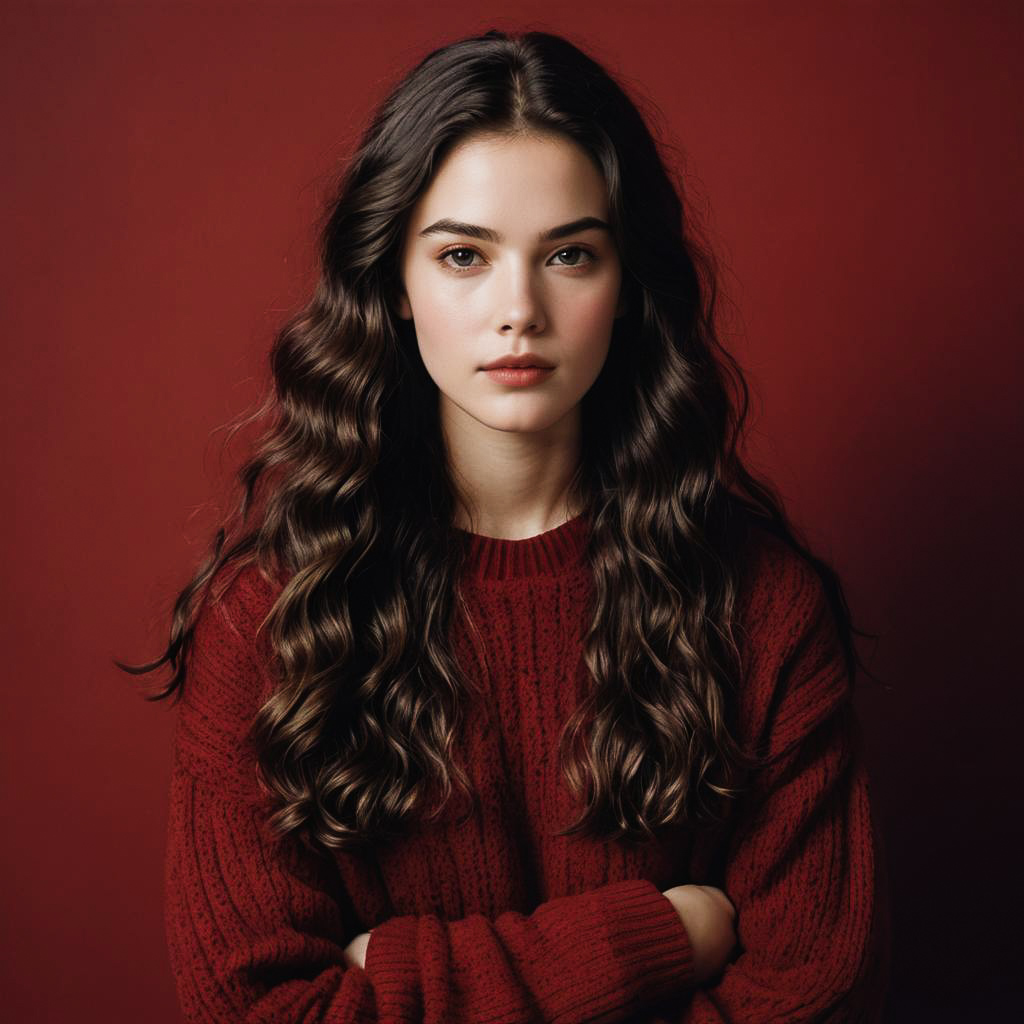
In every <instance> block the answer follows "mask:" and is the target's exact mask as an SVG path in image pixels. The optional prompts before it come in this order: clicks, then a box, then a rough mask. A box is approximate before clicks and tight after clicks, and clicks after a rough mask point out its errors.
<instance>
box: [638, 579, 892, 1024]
mask: <svg viewBox="0 0 1024 1024" xmlns="http://www.w3.org/2000/svg"><path fill="white" fill-rule="evenodd" d="M796 575H797V577H798V578H797V581H796V584H795V586H793V585H786V586H785V587H783V588H780V589H781V593H782V594H784V595H785V596H784V604H785V605H786V606H787V607H786V608H785V610H784V611H783V613H782V614H781V616H780V619H781V621H782V625H781V628H780V629H779V630H774V631H773V632H774V633H775V635H776V636H781V637H782V638H783V641H782V642H781V643H780V644H779V645H778V646H777V650H778V651H779V652H781V653H779V654H778V655H777V657H778V661H777V663H776V668H775V669H774V670H773V673H772V674H773V677H774V679H775V685H774V687H773V691H774V692H773V693H772V694H771V695H770V701H769V706H770V708H771V709H772V710H770V711H769V713H768V714H767V715H766V716H765V718H766V725H765V728H764V730H763V744H764V745H763V746H762V748H761V749H762V751H763V750H765V749H767V758H768V763H767V765H766V766H765V767H764V768H762V769H761V770H760V771H759V772H758V773H757V777H756V779H755V780H753V782H752V784H751V787H750V789H749V790H748V792H747V794H746V796H745V799H744V806H743V808H742V810H741V811H740V816H739V820H738V827H737V828H736V829H735V830H733V831H732V832H731V835H732V839H731V841H730V844H729V847H728V851H727V856H726V862H725V870H724V881H723V882H722V883H715V884H721V887H722V888H723V889H724V890H725V892H726V895H728V896H729V898H730V899H731V900H732V902H733V904H734V906H735V907H736V911H737V916H736V931H737V937H738V944H737V947H736V949H735V950H734V953H733V958H732V962H731V963H728V964H727V965H726V967H725V969H724V970H723V971H722V972H721V973H720V974H719V975H718V976H717V978H716V979H714V980H713V981H712V982H710V983H709V984H708V985H707V986H706V987H702V988H697V989H695V990H693V991H692V992H690V993H688V994H687V993H681V994H679V995H678V996H676V997H672V998H670V999H669V1000H667V1001H665V1002H664V1003H663V1004H662V1007H663V1008H662V1009H661V1010H660V1012H659V1014H658V1015H657V1016H654V1017H651V1016H647V1017H646V1018H643V1019H645V1020H647V1021H649V1022H650V1024H725V1022H730V1024H776V1022H777V1024H781V1022H785V1024H798V1022H803V1021H807V1022H810V1021H813V1022H816V1024H817V1022H828V1024H853V1022H857V1024H864V1022H874V1021H878V1020H880V1019H881V1014H882V1004H883V1000H884V990H885V986H886V984H887V981H888V957H889V931H888V929H889V911H888V902H887V891H886V884H885V877H886V876H885V872H884V864H883V863H882V853H883V848H882V845H881V841H880V836H879V834H878V829H877V825H876V819H875V817H874V813H873V810H872V807H871V804H870V799H869V788H868V777H867V773H866V769H865V765H864V762H863V759H862V755H861V740H860V729H859V724H858V721H857V718H856V716H855V713H854V708H853V704H852V700H851V698H852V686H851V682H850V677H849V673H848V672H847V670H846V667H845V664H844V661H843V656H842V650H841V647H840V643H839V636H838V631H837V628H836V623H835V618H834V616H833V613H832V610H831V606H830V604H829V603H828V600H827V597H826V594H825V590H824V587H823V585H822V584H821V581H820V579H819V578H818V576H817V574H816V573H813V571H812V570H810V569H809V568H807V569H806V570H804V569H800V570H799V571H798V572H797V574H796ZM772 646H773V647H774V646H775V645H772Z"/></svg>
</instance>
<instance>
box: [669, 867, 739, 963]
mask: <svg viewBox="0 0 1024 1024" xmlns="http://www.w3.org/2000/svg"><path fill="white" fill-rule="evenodd" d="M662 895H663V896H666V897H667V898H668V900H669V901H670V902H671V904H672V906H674V907H675V908H676V913H678V914H679V918H680V920H681V921H682V922H683V927H684V928H685V929H686V932H687V934H688V935H689V936H690V945H691V946H692V947H693V969H694V974H695V975H696V979H697V981H698V982H705V981H707V980H708V979H709V978H713V977H714V976H715V975H716V974H718V972H719V971H721V970H722V969H723V968H724V967H725V965H726V962H727V961H728V959H729V955H730V954H731V953H732V950H733V947H734V946H735V945H736V930H735V924H736V908H735V907H734V906H733V904H732V900H730V899H729V897H728V896H726V894H725V893H724V892H722V890H721V889H716V888H715V887H714V886H713V885H677V886H675V887H674V888H672V889H666V890H665V892H663V893H662Z"/></svg>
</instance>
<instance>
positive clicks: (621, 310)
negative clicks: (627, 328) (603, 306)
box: [615, 285, 626, 320]
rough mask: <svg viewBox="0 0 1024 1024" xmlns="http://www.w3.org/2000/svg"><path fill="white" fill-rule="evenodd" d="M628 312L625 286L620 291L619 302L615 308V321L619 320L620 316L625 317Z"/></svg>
mask: <svg viewBox="0 0 1024 1024" xmlns="http://www.w3.org/2000/svg"><path fill="white" fill-rule="evenodd" d="M625 312H626V287H625V285H623V286H622V288H620V289H619V302H618V305H617V306H616V307H615V319H616V320H618V319H619V317H620V316H623V315H624V314H625Z"/></svg>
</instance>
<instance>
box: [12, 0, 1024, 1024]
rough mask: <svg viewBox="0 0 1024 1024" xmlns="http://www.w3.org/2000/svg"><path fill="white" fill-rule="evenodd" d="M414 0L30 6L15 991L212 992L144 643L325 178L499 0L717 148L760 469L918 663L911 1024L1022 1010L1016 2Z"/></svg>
mask: <svg viewBox="0 0 1024 1024" xmlns="http://www.w3.org/2000/svg"><path fill="white" fill-rule="evenodd" d="M383 6H384V7H385V8H386V9H387V12H388V14H389V15H390V17H389V18H388V20H387V23H386V24H385V20H384V19H383V18H382V5H380V4H333V5H327V4H325V5H320V6H319V7H313V6H304V5H298V4H293V5H284V4H278V5H272V4H235V5H233V7H231V8H229V7H228V6H227V5H222V4H219V3H207V4H204V5H197V6H195V7H193V8H191V9H189V8H188V7H186V6H185V5H171V4H161V5H159V6H158V5H156V4H143V3H137V4H134V5H120V6H115V5H112V4H95V3H93V4H84V3H83V4H71V3H66V4H58V3H39V4H26V3H22V4H8V5H7V6H6V7H5V8H4V12H3V14H2V15H0V28H2V30H3V31H2V36H0V38H2V40H3V41H2V44H0V45H2V47H3V53H2V57H3V59H2V60H0V80H2V84H3V88H2V90H0V96H2V100H0V102H2V123H3V125H4V136H5V140H4V141H5V143H6V145H5V150H6V153H7V156H6V158H5V159H4V161H3V164H2V175H3V183H2V184H3V187H2V190H0V203H2V207H3V223H4V225H5V229H4V243H5V244H4V245H3V250H2V256H0V259H2V261H3V271H4V281H5V282H6V285H5V294H4V300H3V301H4V317H3V326H4V373H3V377H2V387H3V390H4V394H3V398H2V406H0V408H2V413H3V440H4V444H3V456H2V457H3V479H4V481H5V482H6V486H7V498H6V501H5V508H6V510H7V514H8V517H9V518H8V527H7V529H6V530H5V531H4V534H3V543H4V548H5V551H4V555H5V558H4V565H5V566H6V571H5V574H4V582H5V588H6V595H5V602H4V603H5V614H4V616H3V625H2V629H3V637H2V640H3V644H4V651H5V655H6V657H5V662H6V668H7V673H6V679H7V682H6V685H5V688H4V699H5V702H6V709H5V710H6V713H5V715H4V737H3V743H2V748H0V749H2V755H0V756H2V768H3V783H2V784H3V789H4V793H3V797H4V812H5V833H6V838H5V841H4V843H3V844H2V853H0V856H2V858H3V859H2V863H0V869H2V871H3V877H4V904H5V906H4V910H3V916H4V919H5V926H6V934H7V940H6V942H5V946H6V948H5V949H4V951H3V957H2V965H3V966H2V972H3V977H2V979H0V991H2V992H3V993H4V995H3V1002H4V1011H5V1015H6V1016H7V1019H9V1020H17V1021H19V1022H20V1024H30V1022H35V1021H47V1022H54V1021H72V1020H73V1021H76V1022H79V1024H83V1022H86V1021H97V1022H99V1021H102V1022H111V1021H129V1020H140V1019H146V1020H149V1021H152V1022H153V1024H163V1022H169V1021H173V1020H176V1019H177V1010H176V1001H175V995H174V989H173V982H172V979H171V976H170V972H169V967H168V964H167V961H166V951H165V947H164V937H163V925H162V912H161V889H162V855H163V839H164V826H165V821H166V786H167V773H168V769H169V757H170V737H171V725H172V715H173V712H172V711H171V710H170V708H169V707H168V706H167V705H166V704H158V705H152V704H147V703H145V702H143V701H142V700H140V699H139V698H138V697H137V696H136V695H135V694H134V693H133V686H134V685H135V684H134V683H133V681H132V680H131V679H129V677H126V676H124V675H122V674H120V673H118V672H117V671H116V670H114V669H113V668H111V667H110V658H111V657H113V656H118V657H121V658H128V659H130V660H142V659H144V658H145V657H147V656H149V655H151V654H153V653H154V652H155V651H156V650H157V648H158V647H159V645H160V643H161V642H162V640H163V639H164V636H165V628H166V619H165V616H166V612H167V608H168V605H169V602H170V600H171V598H172V597H173V595H174V594H175V593H176V591H177V588H179V587H180V586H181V585H182V584H183V583H184V582H185V580H186V578H187V576H188V574H189V572H190V569H191V566H192V564H193V562H194V561H195V560H196V559H197V558H198V557H199V555H200V553H201V551H202V550H203V547H204V545H205V543H206V540H207V530H208V528H209V525H210V523H211V522H212V518H211V513H210V512H209V510H208V509H204V508H203V506H204V503H205V502H206V501H207V500H208V499H209V498H210V497H211V495H214V494H216V493H219V491H220V490H221V489H222V482H223V481H224V480H225V479H226V477H225V475H224V473H225V472H226V470H227V469H228V468H229V467H230V460H228V461H227V462H225V463H224V465H223V466H222V464H221V461H220V458H219V455H218V452H219V444H220V437H221V435H220V434H219V433H218V434H214V433H213V432H214V431H215V429H216V428H217V427H218V426H220V425H221V424H223V423H225V422H226V421H227V420H228V419H230V418H231V417H232V416H233V415H235V414H236V413H238V412H240V411H241V410H242V409H243V408H244V407H245V406H246V405H247V404H248V403H250V402H251V401H252V400H253V399H254V398H255V397H256V395H257V391H258V383H259V380H260V378H261V376H262V374H263V372H264V370H263V365H264V353H265V350H266V348H267V346H268V344H269V342H270V340H271V336H272V333H273V330H274V328H275V326H277V325H278V324H279V323H280V322H281V320H282V319H283V317H284V315H285V313H286V311H287V310H289V309H291V308H293V307H294V306H295V305H296V304H297V303H299V302H301V301H302V299H303V297H304V295H305V293H306V291H307V289H308V287H309V283H310V275H311V271H312V266H313V256H312V230H311V225H312V223H313V220H314V218H315V216H316V214H317V212H318V203H319V202H320V199H321V197H322V194H323V189H324V186H325V185H326V184H327V183H328V182H329V180H330V178H331V176H332V175H333V174H334V172H335V171H336V169H337V168H338V167H339V166H340V164H341V161H343V159H344V158H345V156H346V154H347V153H348V152H349V151H350V149H351V147H352V145H353V143H354V141H355V139H356V138H357V135H358V133H359V131H360V130H361V127H362V125H363V123H364V120H365V118H366V117H367V115H368V114H369V111H370V110H371V108H372V106H373V105H374V104H375V103H376V102H377V100H379V99H380V98H381V96H382V94H383V91H384V90H385V88H386V87H387V85H388V84H389V83H390V82H391V81H392V79H393V78H394V77H395V76H396V75H398V74H399V73H400V72H401V71H403V70H404V69H405V68H407V67H408V66H409V65H410V64H411V63H412V61H414V60H415V59H417V58H418V57H419V56H421V55H422V54H423V53H425V52H426V51H427V50H428V49H429V48H432V47H433V46H435V45H438V44H440V43H442V42H445V41H448V40H451V39H454V38H456V37H458V36H461V35H466V34H470V33H474V32H477V31H482V30H483V29H486V28H488V27H491V26H492V25H494V26H498V27H521V26H522V27H537V28H545V29H548V30H551V31H556V32H562V33H565V34H567V35H569V36H570V37H571V38H573V39H574V40H575V41H577V42H578V43H580V44H581V45H583V46H584V47H585V48H587V49H589V50H590V51H591V52H592V53H593V54H594V55H595V56H597V57H598V59H600V60H602V61H603V62H605V63H606V65H607V66H608V67H609V69H610V70H612V71H613V72H616V73H618V74H619V75H620V76H622V78H623V79H624V80H625V82H626V83H627V85H628V86H629V87H631V88H633V89H634V90H638V91H639V92H640V93H641V94H642V95H646V96H648V97H650V98H651V100H653V102H654V104H656V106H657V108H658V110H659V111H660V114H659V115H658V122H659V123H658V124H656V127H657V128H658V130H659V131H661V132H662V133H663V134H664V135H665V136H666V138H667V140H668V141H669V142H670V143H671V144H672V145H673V146H675V147H676V150H677V151H678V152H679V153H681V154H682V153H685V155H686V160H687V167H688V171H689V173H690V175H691V176H692V181H693V185H694V188H695V190H696V191H697V192H699V193H700V194H702V195H704V196H706V197H707V198H708V200H709V202H710V207H709V210H708V216H709V217H710V222H711V227H712V235H713V239H714V242H715V244H716V246H717V248H718V251H719V254H720V256H721V258H722V260H723V263H724V265H725V276H724V279H723V285H724V288H725V290H726V292H727V293H728V295H729V296H730V298H731V301H732V302H733V304H734V307H735V308H734V310H733V312H732V315H731V318H730V322H729V325H728V333H727V335H726V342H727V343H728V344H731V345H732V348H733V350H734V352H735V353H736V355H737V356H738V357H739V358H740V360H741V362H743V364H744V365H745V366H746V367H747V369H748V372H749V374H750V381H751V384H752V385H753V387H754V389H755V398H756V402H755V414H756V415H755V419H756V422H755V424H754V434H753V454H754V456H755V463H756V464H757V465H758V466H759V467H760V468H761V469H763V470H765V471H767V472H768V473H769V474H770V475H771V476H773V478H774V479H775V480H776V481H777V483H778V485H779V487H780V488H781V490H782V492H783V494H784V495H785V497H786V499H787V501H788V503H789V507H790V510H791V512H792V514H793V516H794V517H795V518H796V520H797V521H798V522H799V523H801V524H802V525H803V526H804V527H805V528H806V530H807V534H808V536H809V538H810V539H811V541H812V543H814V544H815V545H816V546H817V548H818V550H820V551H821V553H822V554H824V555H825V556H826V557H829V558H831V559H832V560H833V561H834V563H835V564H836V566H837V568H838V569H839V570H840V572H841V574H842V575H843V578H844V580H845V581H846V586H847V592H848V595H849V597H850V600H851V604H852V607H853V610H854V613H855V617H856V620H857V621H858V622H859V624H860V625H861V626H862V627H863V628H866V629H869V630H872V631H873V632H877V633H879V634H881V638H880V640H879V641H878V642H877V644H874V645H872V644H870V643H868V644H867V646H866V647H864V648H863V650H864V654H865V656H866V657H867V658H868V660H869V663H870V666H871V668H872V670H873V671H874V672H875V673H877V674H879V675H880V676H882V677H883V678H884V679H885V680H886V681H887V682H889V683H891V684H892V689H891V690H889V691H888V692H886V691H882V690H879V689H878V688H877V687H872V686H864V687H863V689H862V691H861V692H860V694H859V695H858V703H859V709H860V712H861V716H862V720H863V723H864V731H865V735H866V740H867V746H868V750H867V755H868V757H869V759H870V763H869V768H870V771H871V773H872V779H873V796H874V799H875V801H876V802H877V804H878V807H879V813H880V817H881V819H882V822H883V825H884V827H885V829H886V842H887V846H888V859H889V864H890V873H891V877H892V892H893V908H894V919H895V926H896V959H895V964H894V978H893V989H892V1006H893V1012H892V1015H891V1016H892V1019H893V1020H898V1021H903V1020H928V1021H933V1022H934V1021H944V1020H957V1021H960V1020H963V1019H968V1018H969V1019H974V1020H995V1019H1004V1018H1003V1017H1002V1016H1001V1014H1000V1013H999V1012H998V1011H999V1010H1000V1009H1001V1008H1002V1007H1003V1005H1004V1003H1003V1000H1004V999H1005V1000H1006V1004H1007V1005H1013V1004H1014V1003H1016V1002H1017V1000H1016V999H1014V1000H1013V1002H1012V1003H1011V1001H1010V988H1011V983H1010V980H1009V978H1010V967H1011V961H1013V962H1014V967H1016V966H1018V964H1019V960H1020V944H1019V941H1018V939H1017V934H1018V931H1019V924H1018V921H1017V919H1016V918H1015V916H1014V915H1013V914H1011V913H1010V912H1009V910H1010V904H1011V903H1012V901H1013V899H1014V894H1013V890H1017V892H1019V887H1018V886H1017V885H1016V881H1017V868H1018V866H1019V856H1020V854H1019V851H1018V852H1014V851H1012V849H1011V846H1012V844H1013V842H1014V840H1015V837H1016V835H1017V833H1018V831H1019V828H1018V826H1017V823H1016V821H1015V820H1014V819H1015V818H1016V816H1017V814H1018V813H1019V807H1020V799H1019V790H1018V788H1017V784H1018V781H1019V774H1020V773H1019V768H1018V765H1019V760H1020V757H1019V748H1020V740H1019V736H1018V731H1017V730H1018V728H1019V726H1018V721H1019V717H1018V716H1017V715H1016V714H1015V713H1016V712H1019V709H1020V698H1019V691H1020V680H1021V674H1020V671H1019V669H1018V668H1017V666H1018V665H1019V658H1018V650H1017V647H1016V639H1015V637H1016V635H1017V634H1016V632H1015V630H1016V629H1017V628H1018V627H1019V620H1020V617H1021V616H1020V613H1021V610H1022V609H1021V603H1020V600H1019V594H1020V590H1021V586H1020V580H1021V575H1020V573H1021V570H1022V568H1024V564H1022V559H1021V544H1020V539H1019V538H1020V532H1019V531H1020V512H1021V502H1020V498H1021V483H1020V469H1021V464H1020V450H1021V447H1020V445H1021V440H1022V433H1024V432H1022V429H1021V401H1020V396H1019V391H1020V384H1021V381H1022V379H1024V377H1022V375H1021V369H1022V367H1021V362H1022V360H1021V341H1022V338H1021V324H1022V319H1024V318H1022V294H1024V290H1022V288H1021V285H1020V271H1021V241H1020V240H1021V237H1022V228H1024V225H1022V217H1021V203H1020V200H1019V192H1020V185H1021V181H1022V180H1024V177H1022V174H1021V171H1022V167H1021V164H1022V159H1021V157H1022V152H1021V97H1022V95H1024V90H1022V83H1021V80H1020V79H1021V73H1020V64H1021V62H1020V54H1021V52H1024V47H1022V45H1021V44H1022V38H1021V37H1022V17H1021V15H1020V9H1021V8H1020V6H1019V4H1010V3H1006V4H995V3H986V4H977V5H975V4H968V3H966V2H964V3H962V4H957V5H949V4H939V3H927V4H923V3H922V4H915V5H909V4H876V3H867V2H859V3H844V4H837V3H813V4H812V3H802V4H741V3H719V4H685V3H683V4H673V5H671V6H670V5H667V4H666V5H656V4H642V3H641V4H633V5H631V8H630V11H629V12H628V13H627V11H626V9H625V6H624V4H622V3H616V4H596V3H593V2H588V3H582V4H562V5H552V4H551V3H506V4H502V5H501V6H500V7H496V8H494V10H495V11H496V12H497V11H500V12H501V17H490V16H488V15H487V8H486V7H483V8H482V7H481V5H479V4H476V3H467V2H462V3H436V2H432V3H430V4H428V5H417V4H408V5H407V4H404V3H403V4H399V3H390V4H387V5H383ZM481 11H482V12H483V13H481ZM1015 719H1016V720H1015ZM1011 867H1013V868H1014V871H1013V873H1012V874H1011ZM1016 992H1017V995H1019V994H1020V989H1019V987H1018V988H1017V990H1016ZM967 1011H969V1012H967Z"/></svg>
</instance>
